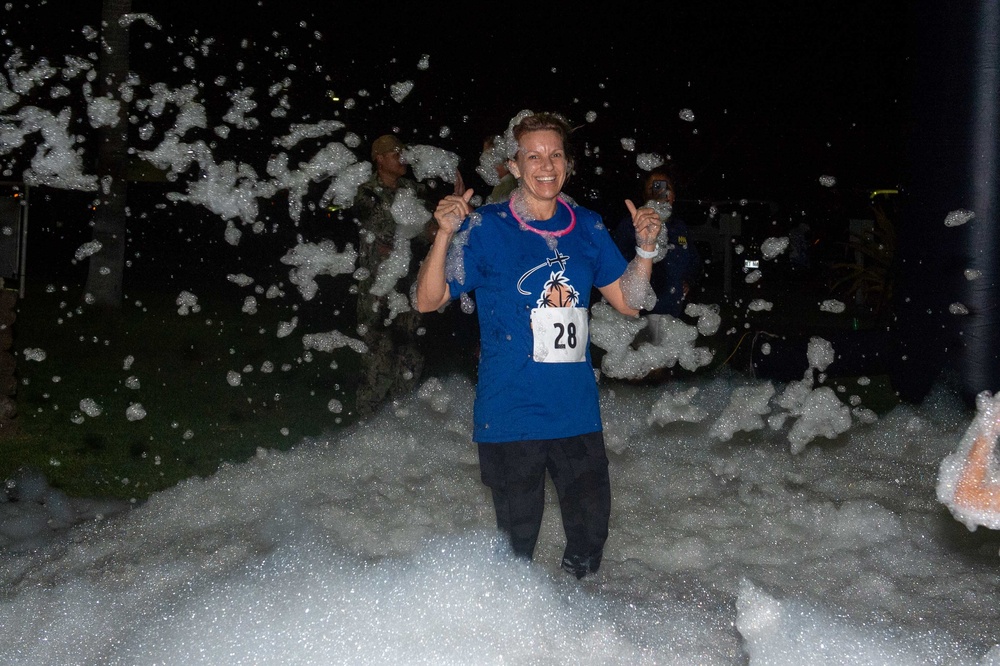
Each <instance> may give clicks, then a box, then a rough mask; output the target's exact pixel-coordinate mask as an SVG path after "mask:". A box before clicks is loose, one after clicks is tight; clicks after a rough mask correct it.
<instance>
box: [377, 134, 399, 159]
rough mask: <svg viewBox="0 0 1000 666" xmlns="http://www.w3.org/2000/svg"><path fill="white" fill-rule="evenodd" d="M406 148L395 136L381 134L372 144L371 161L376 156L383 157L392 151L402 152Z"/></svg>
mask: <svg viewBox="0 0 1000 666" xmlns="http://www.w3.org/2000/svg"><path fill="white" fill-rule="evenodd" d="M405 148H406V146H404V145H403V142H402V141H400V140H399V137H397V136H396V135H395V134H383V135H382V136H380V137H379V138H377V139H375V140H374V141H373V142H372V159H373V160H374V159H375V157H376V156H377V155H385V154H386V153H391V152H394V151H398V152H402V151H403V150H404V149H405Z"/></svg>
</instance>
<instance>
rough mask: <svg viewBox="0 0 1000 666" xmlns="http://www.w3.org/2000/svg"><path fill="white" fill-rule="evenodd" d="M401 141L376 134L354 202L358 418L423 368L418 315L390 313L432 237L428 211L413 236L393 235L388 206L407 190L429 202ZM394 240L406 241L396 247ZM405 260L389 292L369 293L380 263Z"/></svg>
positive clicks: (411, 384) (410, 384) (407, 385)
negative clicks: (369, 172) (411, 173)
mask: <svg viewBox="0 0 1000 666" xmlns="http://www.w3.org/2000/svg"><path fill="white" fill-rule="evenodd" d="M403 148H404V146H403V144H402V142H401V141H400V140H399V139H398V138H397V137H395V136H394V135H391V134H387V135H384V136H380V137H379V138H378V139H376V140H375V141H374V143H373V144H372V164H373V165H374V166H375V173H374V175H373V176H372V177H371V179H370V180H368V181H367V182H365V183H363V184H362V185H361V186H360V187H358V194H357V197H356V199H355V201H354V208H355V214H356V217H357V219H358V221H359V223H360V235H359V242H358V267H359V268H361V269H364V271H366V272H367V274H366V275H365V276H364V278H363V279H361V280H359V281H358V315H357V316H358V333H359V335H360V337H361V339H362V340H363V341H364V342H365V344H366V345H367V346H368V353H366V354H363V355H362V357H361V374H360V377H359V381H358V388H357V395H356V399H357V412H358V415H359V416H360V417H362V418H365V417H368V416H371V415H372V414H374V413H375V411H376V410H377V409H378V407H379V406H380V405H381V404H382V402H383V401H384V400H385V399H386V398H387V397H392V398H395V397H399V396H401V395H404V394H406V393H408V392H409V391H411V390H412V389H413V388H415V387H416V385H417V382H418V381H419V379H420V375H421V372H422V371H423V367H424V354H423V352H422V351H421V349H420V345H419V344H418V331H419V328H420V325H421V322H420V313H418V312H417V311H416V310H413V309H410V308H409V305H408V303H407V304H406V305H405V306H403V307H406V310H405V311H403V312H398V313H396V314H394V316H393V308H395V309H397V310H398V309H401V308H400V300H401V299H400V296H399V294H401V295H402V296H406V297H407V301H408V297H409V294H410V288H411V286H412V285H413V282H414V281H415V279H416V270H417V261H416V260H414V259H413V258H412V257H413V256H414V255H415V256H417V257H422V256H424V254H426V251H427V248H428V247H429V246H430V239H431V238H432V228H431V226H430V225H431V224H432V218H430V213H429V211H428V219H430V220H431V222H428V226H427V227H426V228H425V229H424V232H423V233H421V234H418V235H417V236H416V237H414V238H412V239H407V238H403V237H402V236H401V235H397V222H396V219H395V218H394V217H393V213H392V206H393V203H395V202H396V198H397V196H398V195H399V194H400V193H401V192H402V191H403V190H410V191H411V192H412V193H413V194H414V195H415V196H416V198H417V199H418V200H419V201H421V202H422V203H423V205H424V207H427V205H428V191H427V188H426V187H425V186H424V185H422V184H420V183H417V182H416V181H414V180H411V179H410V178H407V177H406V175H405V174H406V169H407V167H406V164H405V163H404V162H403V161H402V160H401V153H402V151H403ZM397 243H409V244H410V248H409V249H410V251H407V248H403V247H400V248H397V247H396V244H397ZM398 257H401V258H402V259H404V260H406V259H407V258H408V259H409V265H408V266H407V267H406V274H405V276H404V277H402V278H400V279H399V281H398V282H396V284H395V286H394V287H393V288H392V289H390V290H389V293H388V294H385V295H376V294H373V293H371V291H372V287H373V286H374V285H375V283H376V278H377V277H378V272H379V267H380V266H382V265H383V264H384V263H385V262H387V261H388V260H390V259H393V258H398Z"/></svg>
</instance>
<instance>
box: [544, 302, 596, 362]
mask: <svg viewBox="0 0 1000 666" xmlns="http://www.w3.org/2000/svg"><path fill="white" fill-rule="evenodd" d="M589 326H590V319H589V315H588V312H587V308H535V309H534V310H532V311H531V332H532V335H533V337H534V342H535V346H534V353H533V354H532V358H533V359H534V360H535V361H536V362H537V363H580V362H582V361H585V360H586V359H587V340H588V339H589V332H590V329H589Z"/></svg>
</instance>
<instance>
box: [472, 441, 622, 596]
mask: <svg viewBox="0 0 1000 666" xmlns="http://www.w3.org/2000/svg"><path fill="white" fill-rule="evenodd" d="M479 467H480V472H481V474H482V479H483V483H485V484H486V485H487V486H488V487H489V488H490V490H491V491H492V492H493V506H494V508H496V512H497V528H499V529H500V530H501V531H503V532H505V533H506V534H508V535H509V536H510V544H511V548H512V549H513V551H514V553H515V554H516V555H519V556H522V557H526V558H529V559H530V558H531V556H532V554H533V553H534V552H535V543H536V542H537V541H538V532H539V530H540V529H541V526H542V511H543V509H544V507H545V472H546V470H547V471H548V473H549V476H550V477H551V478H552V483H553V485H554V486H555V487H556V493H557V494H558V496H559V509H560V511H561V513H562V522H563V530H564V531H565V532H566V550H565V551H564V553H563V561H562V567H563V569H566V570H567V571H569V572H570V573H573V574H575V575H576V577H577V578H582V577H583V576H584V575H586V574H587V573H588V572H593V571H597V569H598V568H599V567H600V566H601V555H602V553H603V552H604V542H605V541H607V538H608V518H609V516H610V515H611V483H610V480H609V478H608V456H607V453H605V451H604V435H603V434H602V433H600V432H594V433H589V434H586V435H579V436H577V437H567V438H564V439H536V440H526V441H521V442H505V443H502V444H480V445H479Z"/></svg>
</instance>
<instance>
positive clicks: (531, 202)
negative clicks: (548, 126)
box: [510, 130, 569, 212]
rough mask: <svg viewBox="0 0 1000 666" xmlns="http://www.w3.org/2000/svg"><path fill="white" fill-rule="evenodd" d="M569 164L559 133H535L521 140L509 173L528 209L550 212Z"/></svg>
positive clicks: (544, 131) (529, 133)
mask: <svg viewBox="0 0 1000 666" xmlns="http://www.w3.org/2000/svg"><path fill="white" fill-rule="evenodd" d="M568 170H569V161H568V159H567V158H566V150H565V148H564V147H563V140H562V137H561V136H560V134H559V132H556V131H555V130H536V131H534V132H528V133H526V134H524V135H523V136H521V139H520V141H518V147H517V155H516V156H515V159H513V160H511V161H510V171H511V173H513V174H514V176H516V177H517V178H518V179H520V181H521V190H522V191H523V193H524V195H525V200H526V201H525V202H526V203H527V204H528V206H529V207H530V208H534V207H535V206H541V209H540V210H539V212H541V210H554V206H555V200H556V197H557V196H559V193H560V192H562V188H563V185H564V184H565V183H566V174H567V171H568Z"/></svg>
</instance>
